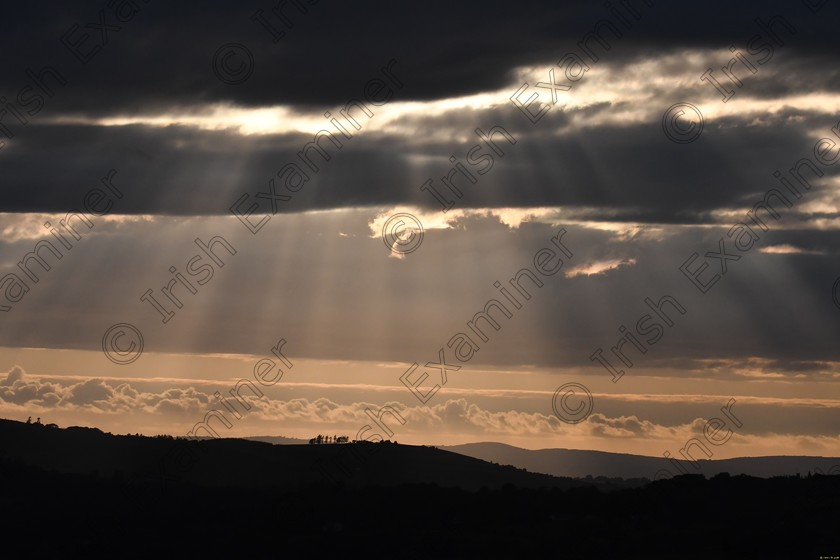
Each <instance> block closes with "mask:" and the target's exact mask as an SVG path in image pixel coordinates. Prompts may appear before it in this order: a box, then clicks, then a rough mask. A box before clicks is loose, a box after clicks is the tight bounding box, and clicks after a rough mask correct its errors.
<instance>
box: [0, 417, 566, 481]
mask: <svg viewBox="0 0 840 560" xmlns="http://www.w3.org/2000/svg"><path fill="white" fill-rule="evenodd" d="M0 456H3V457H5V458H6V459H9V460H12V461H19V462H21V463H22V464H25V465H30V466H34V467H39V468H43V469H47V470H55V471H57V472H62V473H75V474H89V473H99V474H101V475H103V476H113V475H115V474H120V475H122V476H126V477H130V478H136V477H138V476H139V477H143V476H157V477H159V478H160V477H164V478H173V479H178V480H184V481H189V482H193V483H196V484H200V485H210V486H241V487H255V488H265V487H277V488H295V487H299V486H300V485H306V484H313V483H320V482H326V481H328V480H335V481H337V482H345V483H347V484H351V485H370V484H380V485H386V486H387V485H396V484H407V483H435V484H438V485H441V486H457V487H460V488H465V489H478V488H480V487H482V486H486V487H488V488H499V487H501V486H503V485H505V484H515V485H517V486H520V487H541V486H566V487H568V486H570V485H573V484H574V481H571V480H568V479H565V480H564V479H559V478H555V477H552V476H548V475H544V474H533V473H528V472H525V471H522V470H518V469H516V468H513V467H502V466H499V465H493V464H490V463H487V462H485V461H482V460H479V459H474V458H472V457H466V456H464V455H459V454H457V453H452V452H449V451H442V450H439V449H435V448H432V447H422V446H408V445H397V444H393V443H358V444H341V445H271V444H268V443H263V442H258V441H248V440H244V439H218V440H214V439H209V440H202V441H187V440H176V439H172V438H165V437H155V438H151V437H144V436H124V435H111V434H106V433H103V432H101V431H100V430H98V429H95V428H78V427H75V428H67V429H61V428H48V427H45V426H42V425H38V424H24V423H21V422H14V421H9V420H0ZM578 484H579V483H578Z"/></svg>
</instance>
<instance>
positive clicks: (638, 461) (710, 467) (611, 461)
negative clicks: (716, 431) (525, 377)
mask: <svg viewBox="0 0 840 560" xmlns="http://www.w3.org/2000/svg"><path fill="white" fill-rule="evenodd" d="M441 449H446V450H449V451H454V452H455V453H461V454H463V455H467V456H468V457H475V458H477V459H483V460H485V461H492V462H495V463H499V464H501V465H513V466H515V467H517V468H522V469H527V470H528V471H531V472H538V473H545V474H551V475H554V476H568V477H585V476H587V475H591V476H604V477H609V478H647V479H653V477H654V475H655V474H656V473H657V471H659V470H660V469H665V470H667V471H669V472H670V473H672V474H673V475H678V474H683V473H681V472H680V471H679V469H678V468H676V467H674V465H673V464H672V463H671V462H670V461H669V460H668V459H666V458H664V457H645V456H642V455H628V454H623V453H606V452H603V451H581V450H575V449H539V450H530V449H520V448H518V447H513V446H510V445H505V444H503V443H489V442H488V443H468V444H464V445H453V446H445V447H441ZM677 456H679V454H677ZM681 463H682V465H683V468H685V469H686V470H688V471H689V473H690V474H703V475H705V476H714V475H716V474H720V473H724V472H726V473H729V474H732V475H736V474H746V475H750V476H759V477H764V478H766V477H771V476H790V475H795V474H797V473H799V474H802V475H805V474H807V473H809V472H811V473H820V474H840V458H837V457H802V456H790V457H787V456H785V457H741V458H737V459H720V460H706V459H703V460H700V461H699V463H700V468H699V469H696V468H694V467H692V466H691V465H690V464H689V463H688V462H687V461H681Z"/></svg>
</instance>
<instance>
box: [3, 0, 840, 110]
mask: <svg viewBox="0 0 840 560" xmlns="http://www.w3.org/2000/svg"><path fill="white" fill-rule="evenodd" d="M308 1H309V0H300V2H301V4H302V5H303V6H304V7H305V8H306V10H307V14H306V15H302V14H300V13H298V12H296V11H295V9H294V8H292V7H291V6H287V7H286V10H285V12H284V13H286V14H287V17H288V18H289V20H290V21H291V23H292V25H293V27H292V28H291V29H289V28H287V27H284V26H283V25H282V24H280V23H279V22H278V20H276V19H275V20H273V21H274V22H275V25H277V27H278V28H279V29H281V30H282V31H284V32H285V33H286V36H285V37H283V38H282V39H281V40H280V41H279V42H278V43H276V44H275V43H272V40H271V35H270V34H269V32H267V31H266V30H265V29H263V28H262V27H261V26H260V25H259V24H257V23H255V22H252V21H250V17H251V16H252V14H254V12H255V11H256V10H257V9H262V10H263V11H264V13H266V14H267V17H274V16H271V13H270V12H271V8H272V6H273V5H274V4H275V2H267V1H264V2H258V3H257V2H254V3H250V2H246V3H231V2H218V1H213V2H198V1H195V0H193V1H188V2H178V3H165V2H160V1H158V0H150V1H149V2H148V3H144V1H143V0H136V4H137V5H138V6H140V8H141V10H140V11H139V12H138V13H137V14H136V15H135V16H134V17H133V18H132V19H131V21H128V22H125V23H119V22H117V21H116V20H115V16H114V14H113V10H111V9H110V8H106V3H105V2H104V1H96V0H91V1H87V2H74V3H73V4H65V3H60V2H48V3H46V4H44V3H38V4H31V5H30V4H26V3H23V4H18V5H16V6H14V7H13V8H7V9H6V12H5V16H4V18H3V22H2V23H0V37H2V38H3V39H2V47H3V48H2V49H0V53H2V54H0V64H2V67H3V69H4V72H3V76H2V78H0V84H2V90H3V91H4V92H8V93H12V92H13V91H17V89H19V88H20V87H21V86H22V85H23V83H24V81H25V76H24V70H25V69H26V68H27V67H31V68H40V67H42V66H44V65H50V66H53V67H55V68H57V69H58V70H59V71H61V72H62V73H63V74H64V75H65V77H66V78H67V80H68V82H69V84H68V86H66V87H64V88H63V89H62V90H61V92H60V95H57V96H56V97H55V98H54V99H51V100H50V101H49V110H50V111H51V112H61V113H64V112H76V113H87V114H109V113H115V112H126V111H128V112H131V111H136V110H138V109H141V108H144V109H151V108H162V107H172V106H178V105H181V106H185V105H192V104H195V103H206V102H214V101H230V102H233V103H236V104H239V105H243V106H261V105H276V104H289V105H307V106H312V105H315V106H324V107H326V106H330V105H334V104H337V103H342V102H344V101H346V100H347V99H348V98H350V97H355V96H357V95H358V94H359V89H360V88H361V87H362V85H363V84H364V83H365V81H366V80H367V79H368V78H369V77H370V76H371V75H372V74H374V73H376V71H377V69H378V68H379V66H380V65H381V64H383V63H384V62H386V61H387V60H389V59H391V58H396V59H397V60H398V61H399V70H400V75H401V76H403V77H404V79H405V82H406V83H407V84H410V87H407V88H406V89H405V91H404V92H402V95H403V96H404V98H405V99H414V100H429V99H438V98H445V97H453V96H458V95H465V94H470V93H477V92H481V91H487V90H491V89H497V88H500V87H503V86H506V85H508V84H509V83H510V78H511V71H512V70H513V69H514V68H516V67H518V66H521V65H523V64H536V63H540V62H548V63H550V62H553V61H556V60H558V59H559V58H560V57H561V56H562V55H564V54H565V53H567V52H574V51H577V50H578V47H577V43H578V41H580V39H581V38H582V37H583V36H584V35H585V34H586V33H587V32H589V31H590V30H591V29H592V28H593V26H594V25H595V24H596V23H597V22H598V21H600V20H604V19H609V18H611V19H612V21H613V22H615V21H617V20H616V18H615V17H614V16H612V15H611V14H610V12H609V10H608V9H607V8H605V7H603V6H601V5H600V3H591V2H584V1H573V2H563V3H555V2H548V1H533V0H529V1H525V2H518V3H517V4H515V5H512V4H510V3H508V2H499V1H493V2H464V3H452V2H445V1H440V0H436V1H431V2H423V3H418V4H408V3H402V2H401V3H386V2H372V1H363V2H353V3H340V2H329V1H327V2H324V1H318V2H316V3H314V5H309V4H307V3H306V2H308ZM631 4H632V5H633V6H635V9H636V10H637V12H638V13H639V14H640V15H641V16H642V17H641V19H640V20H638V21H635V20H633V19H632V17H630V18H627V20H628V21H629V22H630V23H631V25H632V29H629V30H628V29H624V28H620V30H621V31H622V37H621V38H620V39H614V40H613V47H612V48H611V49H610V50H609V51H607V52H602V53H601V54H603V57H602V60H607V61H610V62H620V61H626V60H631V59H638V58H646V57H648V56H651V55H653V54H662V53H663V52H669V51H674V50H678V49H682V48H703V49H705V48H713V49H721V48H727V47H728V46H729V45H730V44H737V45H738V46H739V47H741V46H742V45H745V44H746V42H747V41H748V40H749V39H750V38H751V37H752V36H753V35H755V34H756V33H758V32H759V30H758V28H757V26H756V24H755V23H754V20H755V19H756V18H758V17H761V18H764V19H765V20H769V18H771V17H772V16H774V15H783V16H784V17H785V18H786V19H787V20H788V21H790V23H791V24H792V25H794V27H795V28H796V30H797V33H796V35H795V36H790V37H789V41H788V42H787V43H786V45H788V46H785V47H784V48H785V49H788V50H789V51H794V50H795V51H796V53H797V57H798V60H799V61H800V62H798V64H804V65H808V64H811V63H812V62H814V63H817V65H819V61H820V60H825V61H830V60H836V57H837V54H838V44H837V43H836V41H833V37H834V34H835V32H836V29H835V26H834V23H833V22H834V21H836V17H837V15H838V6H836V5H833V4H831V3H829V4H827V5H825V6H823V7H822V9H821V10H820V12H819V13H818V14H816V15H815V14H813V13H811V11H809V10H808V9H807V8H806V7H805V5H804V4H803V3H800V2H795V3H793V2H749V3H738V4H737V5H733V4H732V3H724V2H716V3H715V4H717V5H714V6H710V5H708V4H706V5H704V10H708V12H707V13H714V14H715V16H714V19H713V20H710V19H709V18H707V17H701V16H700V15H699V14H698V13H697V9H698V7H697V6H693V5H690V4H689V5H669V4H667V3H664V2H662V3H659V2H657V3H656V6H655V7H648V6H646V5H645V4H644V3H643V2H642V1H641V0H633V1H632V2H631ZM616 6H619V4H618V3H616ZM100 9H105V16H106V23H108V24H109V25H119V26H121V27H122V29H120V30H119V31H111V32H110V33H109V35H108V43H107V44H106V45H100V46H102V50H101V51H100V52H99V53H98V54H97V55H96V56H95V57H94V58H93V59H91V61H90V62H88V63H87V64H82V63H81V62H79V61H78V60H77V59H76V58H74V57H73V55H72V54H71V53H70V51H69V49H68V48H67V47H65V46H64V45H63V44H62V42H61V37H62V36H63V35H64V34H65V33H66V32H67V30H68V29H69V28H70V27H71V26H72V25H74V24H78V25H80V26H81V29H80V31H79V32H77V33H76V34H74V35H72V36H71V38H72V39H73V40H79V39H78V38H79V37H81V33H83V32H87V33H89V34H90V38H89V39H88V40H87V41H86V42H85V43H83V44H82V47H80V48H81V49H82V51H83V52H88V51H89V50H90V49H92V48H93V47H94V46H96V45H97V44H99V43H101V38H100V36H99V30H98V29H96V28H91V29H86V28H85V27H84V26H85V24H86V23H88V22H93V23H97V22H98V21H99V20H98V12H99V10H100ZM622 13H623V14H624V15H625V17H626V15H627V11H626V10H625V9H623V8H622ZM780 33H782V32H780ZM229 42H241V43H244V44H246V45H247V46H248V48H249V49H250V50H251V51H252V52H253V54H254V59H255V62H256V66H255V71H254V74H253V76H252V77H251V79H250V80H249V81H248V82H247V83H245V84H242V85H238V86H235V87H232V86H228V85H225V84H222V83H220V82H219V81H218V80H217V79H216V78H215V77H214V75H213V73H212V72H211V71H210V61H211V58H212V56H213V53H214V52H215V51H216V49H217V48H218V47H219V46H220V45H222V44H223V43H229ZM722 63H725V61H722ZM836 86H837V80H836V78H834V79H832V80H831V87H834V88H836ZM784 87H785V88H788V89H790V88H794V89H801V90H805V91H807V90H808V88H809V87H810V86H809V85H808V84H807V83H801V84H796V83H792V82H791V83H787V84H785V86H784Z"/></svg>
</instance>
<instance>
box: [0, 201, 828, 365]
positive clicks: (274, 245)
mask: <svg viewBox="0 0 840 560" xmlns="http://www.w3.org/2000/svg"><path fill="white" fill-rule="evenodd" d="M365 214H366V213H364V212H362V211H358V212H351V213H348V214H347V215H346V216H340V217H337V218H336V220H335V221H331V222H330V227H329V228H327V229H326V230H324V225H323V216H319V215H314V214H300V215H288V216H284V218H283V219H278V220H272V221H271V222H269V223H268V225H267V226H266V228H265V229H264V230H263V231H261V233H260V234H259V235H258V236H256V237H253V236H251V235H250V234H248V233H247V232H245V231H244V228H242V227H241V226H240V225H239V224H238V223H236V222H235V221H234V222H233V223H221V222H222V220H193V221H191V222H190V223H189V224H186V225H181V224H180V221H173V222H169V221H168V220H162V219H161V220H162V222H163V223H156V224H145V223H137V224H129V225H126V226H125V227H124V228H121V229H117V230H115V231H112V232H111V233H107V232H108V231H109V230H107V229H106V230H105V231H104V232H100V234H99V235H98V236H94V237H90V238H89V239H88V238H86V239H84V240H83V241H82V242H81V243H79V246H78V248H75V249H73V253H72V254H70V255H68V256H67V257H66V258H65V260H64V261H62V262H60V263H58V264H57V266H56V267H55V270H54V271H53V272H50V273H49V274H45V275H42V280H41V281H40V282H39V284H38V285H37V286H33V287H32V290H31V292H30V293H28V294H27V295H26V297H25V299H24V300H23V301H21V302H20V303H18V304H16V305H15V307H14V309H12V310H11V311H10V312H9V313H8V314H7V315H4V321H6V324H7V325H8V328H6V329H4V330H3V332H2V336H0V345H2V346H9V347H17V346H27V347H33V346H38V347H58V348H91V347H94V348H95V347H96V344H98V343H99V341H100V338H101V335H102V332H103V330H104V329H105V328H107V327H108V326H109V325H110V324H113V322H114V321H115V320H127V321H130V322H132V323H133V324H136V325H137V326H138V327H139V328H140V329H141V330H142V331H143V332H144V333H145V336H146V343H147V344H148V346H149V348H155V350H156V351H172V352H179V351H187V350H188V351H191V352H232V353H237V352H242V353H253V354H256V355H263V354H265V352H266V351H267V348H269V347H270V346H271V345H273V344H274V343H275V342H276V340H277V339H278V338H280V337H281V336H283V337H286V338H287V339H288V340H289V345H290V346H289V352H290V353H291V354H292V355H294V356H300V357H317V358H326V359H361V360H370V359H374V360H394V361H400V362H409V363H410V362H412V361H418V362H420V363H426V361H429V360H432V359H433V358H436V357H437V352H438V349H440V348H446V351H447V359H448V360H451V359H452V358H453V357H452V353H451V349H450V348H448V347H446V343H447V342H448V341H449V340H450V337H452V336H453V335H455V334H456V333H458V332H471V331H470V330H469V329H468V326H467V322H468V321H470V320H471V319H472V318H473V316H474V314H476V313H477V312H479V311H481V310H482V308H483V306H484V304H485V303H486V302H487V301H488V300H489V299H490V298H497V299H499V300H502V297H501V295H500V294H499V292H498V291H497V290H496V289H495V288H494V287H493V282H494V281H496V280H500V281H502V282H507V279H509V278H511V277H512V276H513V275H514V274H515V273H516V272H517V271H518V270H520V269H521V268H523V267H531V268H532V269H533V256H534V254H535V252H536V251H537V250H538V249H539V248H540V247H544V246H549V245H550V242H549V238H550V237H551V236H553V235H555V234H556V233H557V228H552V227H549V226H546V225H544V224H524V225H522V226H521V227H520V229H518V230H510V229H508V228H507V227H506V226H503V225H501V224H499V223H498V222H494V221H493V220H487V219H479V218H471V219H467V220H464V221H463V222H462V223H460V224H459V228H458V229H457V230H430V231H427V232H426V239H425V241H424V244H423V247H422V248H421V250H419V251H417V252H416V253H413V254H412V255H410V257H411V258H410V259H406V260H405V261H397V260H394V259H387V258H385V257H384V256H383V250H384V248H383V246H382V243H381V240H380V239H373V238H370V237H369V235H370V232H369V230H367V228H366V223H367V217H366V216H365ZM367 215H368V216H370V215H372V213H368V214H367ZM167 222H169V223H167ZM225 222H230V221H225ZM101 227H103V226H102V225H101V224H97V231H99V230H100V228H101ZM567 229H568V231H569V233H568V234H567V236H566V237H565V239H566V242H567V244H568V247H570V248H571V250H572V252H573V253H574V257H573V258H572V259H570V260H568V262H567V263H566V264H565V265H564V269H563V271H564V272H565V271H569V270H570V269H571V268H572V267H578V266H581V265H587V264H591V263H594V262H602V261H607V260H625V261H626V260H629V259H634V260H635V261H636V264H635V265H633V266H623V267H620V268H618V269H617V270H613V271H611V272H608V273H606V274H602V275H596V276H576V277H574V278H566V277H564V276H563V275H562V273H561V274H557V275H556V276H553V277H546V278H543V281H544V286H543V287H541V288H539V289H534V288H533V287H531V286H530V284H529V283H528V282H527V280H526V281H525V282H524V283H523V286H526V287H530V288H531V295H532V298H531V299H530V301H528V302H524V305H523V309H521V310H519V311H515V312H514V314H513V316H512V318H511V319H509V320H508V319H505V318H501V317H500V327H501V330H500V331H498V332H496V331H494V330H493V329H492V328H490V327H487V326H485V330H486V331H487V333H488V334H489V337H488V338H489V339H490V340H489V342H488V343H486V344H479V345H480V346H481V350H480V351H479V353H478V354H476V356H475V357H474V358H473V359H472V361H471V362H470V363H471V364H472V365H475V364H512V365H515V364H520V365H521V364H523V363H527V364H537V365H550V366H556V367H573V366H590V365H592V363H591V362H590V360H589V356H590V354H591V353H592V352H593V351H594V350H595V349H596V348H598V347H601V348H604V349H605V350H606V351H607V352H609V348H610V347H611V346H613V345H615V344H616V343H617V342H618V340H619V338H620V337H621V336H622V335H621V333H620V332H619V327H620V326H621V325H626V326H628V327H629V328H630V329H631V330H632V329H633V328H634V326H635V325H636V322H637V321H638V320H639V319H640V318H641V317H642V316H643V315H644V314H646V313H650V310H649V309H648V308H647V307H646V306H645V304H644V302H643V299H644V298H645V297H650V298H652V299H654V300H655V301H656V300H658V299H659V298H660V297H662V296H664V295H670V296H673V297H675V298H677V300H678V301H679V302H680V303H681V304H682V305H683V306H684V307H685V308H686V309H687V313H686V315H684V316H681V315H679V314H677V313H674V312H673V311H672V312H671V316H672V317H673V319H674V323H675V326H674V327H673V328H664V333H663V337H662V339H661V340H660V341H658V342H656V343H654V344H652V345H650V346H649V351H648V352H647V354H646V355H644V356H642V355H640V354H638V353H635V352H628V355H629V356H630V357H631V358H632V359H633V361H634V364H635V368H633V369H628V370H627V371H628V374H629V375H635V374H637V373H640V372H642V371H645V370H646V369H648V368H651V367H666V368H679V369H680V370H681V373H680V376H683V377H712V378H716V379H732V378H733V376H734V374H733V371H732V366H730V367H726V366H725V365H720V366H719V367H718V368H716V369H713V368H712V365H709V364H703V363H699V364H698V363H697V360H722V361H726V360H733V361H734V366H738V365H739V364H742V363H743V360H744V359H745V357H751V356H756V357H763V358H766V359H770V360H775V361H773V362H770V363H769V365H768V368H769V370H770V371H773V372H778V373H781V374H783V375H785V376H786V377H788V376H790V377H792V376H794V375H800V376H801V375H804V376H807V377H808V378H813V379H824V380H828V378H829V376H830V372H831V371H832V366H830V365H826V364H819V363H818V362H827V361H840V352H838V346H837V344H836V343H835V341H836V332H837V330H836V329H837V326H836V325H837V309H836V308H835V307H834V306H833V305H832V303H831V286H832V283H833V281H834V279H835V278H836V275H837V269H836V262H837V254H838V252H840V247H838V245H837V244H838V241H837V236H836V235H835V236H834V237H833V238H829V236H828V235H827V234H826V233H824V232H805V231H803V232H796V233H795V234H794V237H793V238H791V237H790V236H789V235H788V233H787V232H785V231H781V230H778V231H772V232H769V233H767V234H766V235H765V236H763V238H762V240H761V243H760V244H759V245H758V246H757V247H756V248H754V249H753V250H752V251H750V252H749V253H741V254H740V255H741V257H742V258H741V260H739V261H737V262H730V263H729V272H728V273H727V274H726V276H725V277H723V278H722V279H721V280H720V282H719V284H718V285H716V286H715V287H714V288H713V289H712V291H710V292H709V293H708V294H706V295H702V294H700V293H699V292H698V291H697V290H696V289H695V288H694V287H693V286H692V285H691V284H690V282H689V281H688V280H687V279H686V278H685V277H684V276H683V275H682V274H680V272H679V271H678V268H679V266H680V265H681V264H682V263H683V262H684V261H685V260H686V259H687V258H688V257H689V256H690V255H691V254H692V253H693V252H698V253H700V254H705V253H706V252H707V251H717V249H718V240H719V239H720V238H721V237H722V236H723V235H725V230H724V229H723V228H686V229H685V231H679V230H678V231H675V232H672V235H670V236H669V237H668V238H667V239H665V240H662V241H656V240H652V239H645V238H644V237H637V238H633V239H629V240H625V241H620V240H619V239H617V238H616V237H615V236H614V235H611V234H609V233H607V232H603V231H596V230H592V229H584V228H580V227H575V226H567ZM321 231H323V232H324V233H323V234H322V235H321V234H319V233H318V232H321ZM338 232H344V233H346V234H348V235H349V237H340V236H339V235H338ZM106 233H107V234H106ZM213 235H224V236H225V237H226V238H227V239H228V240H229V241H230V243H232V244H233V245H234V246H235V247H236V248H237V250H238V253H237V255H236V256H226V255H225V253H224V252H223V250H219V252H220V254H221V255H222V256H224V260H225V262H226V266H225V268H224V269H223V270H217V271H216V277H214V279H213V280H212V282H210V283H209V284H208V285H206V286H204V287H201V288H200V291H199V292H198V294H197V295H195V296H190V295H189V294H186V293H184V291H183V290H180V292H179V293H180V294H181V296H182V297H184V308H183V309H182V310H180V311H178V314H177V315H176V316H175V317H174V319H172V321H171V323H170V324H168V325H164V324H162V323H161V319H160V315H158V313H157V312H155V310H154V309H152V307H151V306H149V305H146V304H143V303H141V302H140V301H139V297H140V295H141V294H143V292H144V291H145V290H147V289H149V288H152V289H155V290H160V287H161V286H163V285H165V283H166V282H167V281H168V280H169V278H170V274H169V273H168V272H167V269H168V268H169V267H170V266H173V265H175V266H177V267H179V269H180V270H183V269H184V266H185V263H186V261H187V259H189V258H190V257H191V256H193V255H195V254H196V253H197V252H198V250H197V249H196V247H195V245H194V244H193V243H192V240H193V239H194V238H195V237H200V238H201V239H203V240H205V241H206V240H208V239H210V237H211V236H213ZM807 238H811V240H810V241H808V239H807ZM793 239H796V242H797V243H802V244H805V245H812V246H813V245H821V246H824V247H828V246H830V247H831V248H832V250H833V252H829V253H826V254H822V255H770V254H762V253H759V252H758V248H759V247H763V246H769V245H775V244H780V243H791V242H792V241H793ZM32 245H33V243H32V241H31V240H23V241H20V242H18V243H15V244H10V245H0V251H1V252H0V260H2V262H4V263H8V264H7V265H6V266H4V272H8V271H11V270H16V269H15V268H14V265H13V264H12V263H14V262H16V260H17V259H19V258H20V257H21V256H22V255H23V254H24V253H25V252H26V251H29V250H31V249H32ZM727 250H728V251H729V252H732V247H731V246H729V247H727ZM709 265H710V269H709V271H708V272H707V274H706V275H705V276H704V278H708V277H709V276H710V275H712V274H714V273H717V272H719V265H718V262H716V261H715V260H714V259H709ZM99 270H105V271H106V272H105V273H102V274H90V272H91V271H99ZM455 279H459V281H455ZM68 294H73V297H72V298H69V297H67V296H68ZM393 301H396V302H399V303H398V304H397V305H391V304H388V303H387V302H393ZM267 310H270V311H267ZM327 313H328V315H326V316H328V317H329V320H326V319H324V317H325V314H327ZM497 315H498V313H497ZM45 317H56V318H58V319H56V320H52V319H48V320H45ZM62 317H72V318H73V319H72V322H73V325H74V327H73V328H67V327H68V323H67V322H66V321H65V320H62V319H61V318H62ZM645 338H649V337H645ZM698 341H708V343H706V344H702V345H701V344H698ZM806 366H807V367H806ZM398 373H401V372H398ZM398 373H395V377H394V378H395V379H396V378H397V376H398ZM599 374H600V375H603V376H607V377H608V374H607V372H606V371H605V370H600V369H599V370H598V372H596V373H595V375H599Z"/></svg>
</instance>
